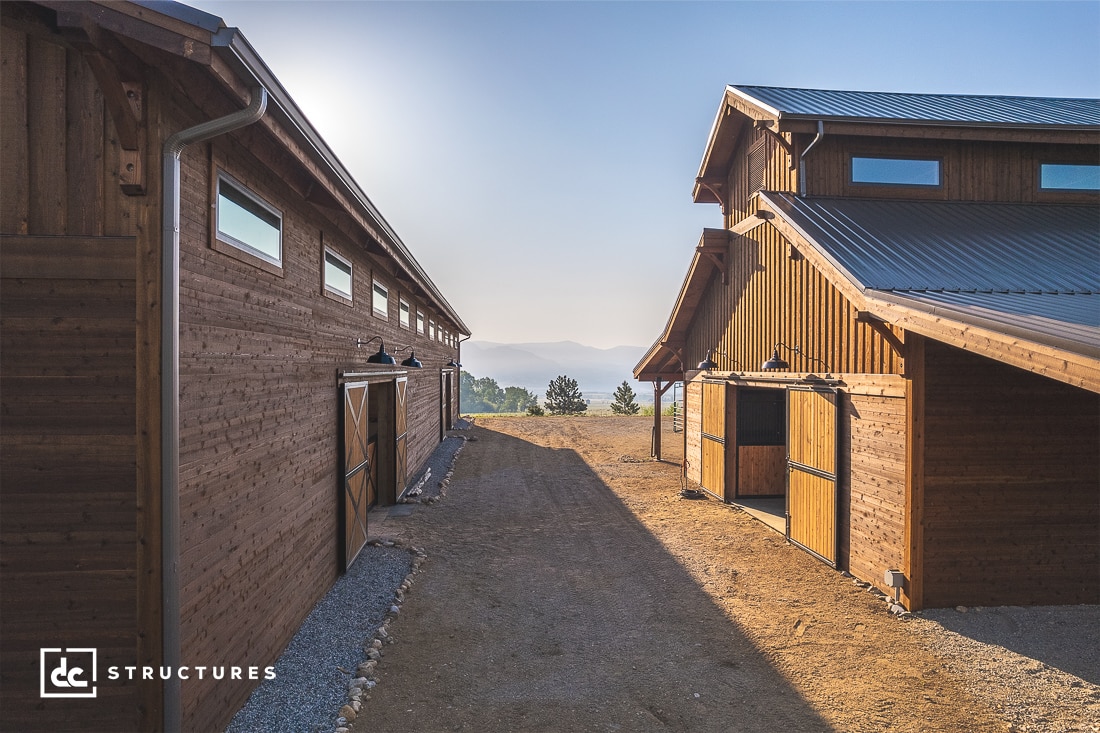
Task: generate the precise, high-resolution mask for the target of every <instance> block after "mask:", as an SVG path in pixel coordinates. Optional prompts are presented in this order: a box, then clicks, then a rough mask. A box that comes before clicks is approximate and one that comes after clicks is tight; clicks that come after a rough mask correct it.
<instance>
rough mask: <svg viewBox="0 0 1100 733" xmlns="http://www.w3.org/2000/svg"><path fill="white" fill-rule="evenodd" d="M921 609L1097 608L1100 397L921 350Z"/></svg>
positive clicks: (939, 350) (980, 361) (933, 348)
mask: <svg viewBox="0 0 1100 733" xmlns="http://www.w3.org/2000/svg"><path fill="white" fill-rule="evenodd" d="M924 369H925V394H926V400H925V420H926V424H925V430H924V434H925V439H924V440H925V455H924V487H923V488H924V492H923V513H924V544H923V564H924V605H925V606H926V607H937V606H951V605H956V604H963V605H1002V604H1011V605H1025V604H1070V603H1097V602H1100V573H1097V568H1098V567H1100V396H1097V395H1095V394H1091V393H1089V392H1086V391H1084V390H1080V389H1076V388H1074V387H1070V386H1067V385H1064V384H1061V383H1060V382H1055V381H1053V380H1049V379H1043V378H1041V377H1037V376H1034V375H1032V374H1029V373H1028V372H1025V371H1022V370H1019V369H1015V368H1013V367H1009V366H1005V365H1002V364H999V363H997V362H994V361H992V360H989V359H985V358H982V357H977V356H973V355H970V354H967V353H966V352H963V351H961V350H959V349H955V348H952V347H948V346H944V345H942V344H938V343H936V342H933V341H929V342H928V343H927V345H926V358H925V361H924Z"/></svg>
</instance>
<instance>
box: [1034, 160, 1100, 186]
mask: <svg viewBox="0 0 1100 733" xmlns="http://www.w3.org/2000/svg"><path fill="white" fill-rule="evenodd" d="M1039 188H1041V189H1043V190H1044V191H1047V190H1052V191H1100V165H1091V164H1088V163H1043V164H1042V165H1040V166H1039Z"/></svg>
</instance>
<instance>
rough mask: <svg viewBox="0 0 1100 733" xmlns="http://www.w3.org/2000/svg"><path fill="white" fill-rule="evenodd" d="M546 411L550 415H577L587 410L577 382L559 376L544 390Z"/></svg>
mask: <svg viewBox="0 0 1100 733" xmlns="http://www.w3.org/2000/svg"><path fill="white" fill-rule="evenodd" d="M546 409H547V410H549V411H550V414H551V415H579V414H581V413H582V412H584V411H585V410H587V409H588V404H587V403H586V402H585V401H584V396H583V395H582V394H581V390H580V387H578V386H577V380H575V379H570V378H569V377H567V376H564V375H562V376H559V377H557V378H556V379H552V380H550V386H549V387H547V388H546Z"/></svg>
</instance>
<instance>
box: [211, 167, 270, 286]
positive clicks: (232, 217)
mask: <svg viewBox="0 0 1100 733" xmlns="http://www.w3.org/2000/svg"><path fill="white" fill-rule="evenodd" d="M217 228H218V239H219V240H221V241H223V242H225V243H226V244H230V245H232V246H234V247H236V248H238V249H240V250H243V251H245V252H247V253H249V254H251V255H254V256H256V257H259V258H260V259H262V260H265V261H267V262H270V263H272V264H273V265H279V266H282V264H283V215H282V214H281V213H280V212H279V211H278V210H277V209H275V208H274V207H272V206H270V205H269V204H268V203H267V202H265V201H264V200H263V199H261V198H260V197H259V196H257V195H256V194H254V193H252V192H251V191H249V190H248V189H246V188H245V187H244V186H242V185H240V184H239V183H237V182H236V181H233V180H232V179H230V178H229V177H228V176H226V175H225V174H223V173H219V174H218V205H217Z"/></svg>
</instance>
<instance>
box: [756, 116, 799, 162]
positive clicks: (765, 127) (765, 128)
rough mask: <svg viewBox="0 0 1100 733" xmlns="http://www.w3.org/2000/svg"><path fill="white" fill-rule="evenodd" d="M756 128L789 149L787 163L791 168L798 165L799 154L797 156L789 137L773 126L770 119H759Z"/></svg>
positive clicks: (785, 148) (780, 145)
mask: <svg viewBox="0 0 1100 733" xmlns="http://www.w3.org/2000/svg"><path fill="white" fill-rule="evenodd" d="M756 129H757V130H761V131H762V132H764V134H766V135H767V136H768V137H770V138H771V139H772V140H775V141H776V142H777V143H779V147H781V148H783V149H784V150H786V151H787V165H788V166H790V169H791V170H792V171H793V170H794V169H795V168H797V167H798V156H796V155H795V153H794V147H793V146H792V145H791V143H790V141H789V140H787V138H785V137H783V136H782V135H780V134H779V133H778V132H776V131H775V130H773V129H772V128H771V122H770V121H769V120H757V121H756Z"/></svg>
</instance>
